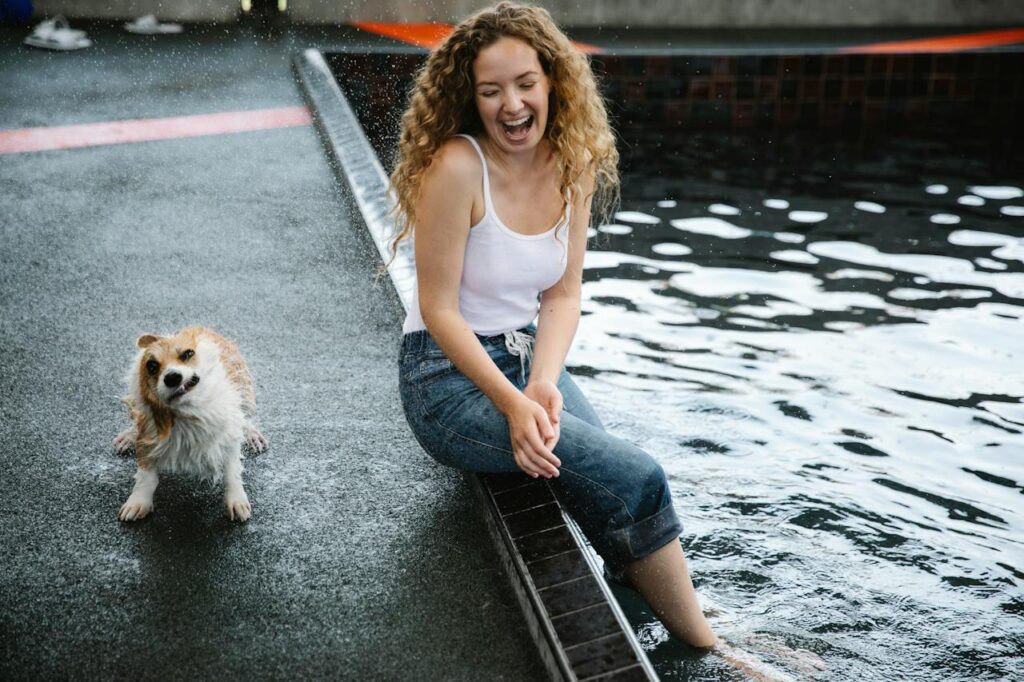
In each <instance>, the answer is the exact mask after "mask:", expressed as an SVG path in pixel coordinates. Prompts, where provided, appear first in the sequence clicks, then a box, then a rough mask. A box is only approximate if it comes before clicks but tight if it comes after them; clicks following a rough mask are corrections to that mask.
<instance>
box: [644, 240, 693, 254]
mask: <svg viewBox="0 0 1024 682" xmlns="http://www.w3.org/2000/svg"><path fill="white" fill-rule="evenodd" d="M651 251H653V252H654V253H657V254H659V255H662V256H688V255H690V254H691V253H693V249H691V248H690V247H689V246H686V245H684V244H677V243H675V242H661V243H660V244H655V245H654V246H652V247H651Z"/></svg>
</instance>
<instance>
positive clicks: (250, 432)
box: [242, 420, 269, 455]
mask: <svg viewBox="0 0 1024 682" xmlns="http://www.w3.org/2000/svg"><path fill="white" fill-rule="evenodd" d="M242 434H243V438H244V439H245V444H246V445H247V446H249V448H250V449H251V450H252V451H253V452H255V453H256V454H257V455H258V454H259V453H261V452H263V451H264V450H266V449H267V445H269V443H267V439H266V438H264V436H263V434H262V433H260V431H259V429H257V428H256V427H255V426H254V425H253V423H252V422H251V421H249V420H246V421H245V426H244V427H243V429H242Z"/></svg>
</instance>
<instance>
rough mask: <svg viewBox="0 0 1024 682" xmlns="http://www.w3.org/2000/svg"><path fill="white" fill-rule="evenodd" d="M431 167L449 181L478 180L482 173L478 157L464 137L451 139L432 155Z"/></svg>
mask: <svg viewBox="0 0 1024 682" xmlns="http://www.w3.org/2000/svg"><path fill="white" fill-rule="evenodd" d="M430 165H431V167H432V168H434V170H435V171H436V172H437V173H438V174H439V175H441V176H443V177H445V178H446V179H449V180H459V179H462V180H479V179H480V176H481V174H482V173H483V169H482V166H481V165H480V156H479V155H478V154H477V153H476V150H475V149H474V148H473V145H472V143H471V142H470V141H469V140H467V139H466V138H464V137H459V136H456V137H451V138H449V139H447V140H445V142H444V143H443V144H442V145H441V147H440V148H439V149H438V150H437V152H436V153H435V154H434V159H433V161H432V162H431V164H430Z"/></svg>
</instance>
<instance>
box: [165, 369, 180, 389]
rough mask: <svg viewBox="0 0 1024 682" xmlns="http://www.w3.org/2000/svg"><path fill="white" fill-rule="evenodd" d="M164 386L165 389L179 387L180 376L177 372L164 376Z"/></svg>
mask: <svg viewBox="0 0 1024 682" xmlns="http://www.w3.org/2000/svg"><path fill="white" fill-rule="evenodd" d="M164 385H165V386H167V388H177V387H178V386H179V385H181V374H179V373H178V372H168V373H167V374H165V375H164Z"/></svg>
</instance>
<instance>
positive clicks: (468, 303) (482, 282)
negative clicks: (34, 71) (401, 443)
mask: <svg viewBox="0 0 1024 682" xmlns="http://www.w3.org/2000/svg"><path fill="white" fill-rule="evenodd" d="M459 137H464V138H466V139H467V140H469V141H470V143H472V145H473V148H474V149H476V153H477V154H478V155H479V156H480V163H482V164H483V168H484V217H483V218H481V219H480V222H479V223H477V224H476V225H474V226H473V227H472V228H471V229H470V231H469V239H468V240H467V241H466V254H465V258H464V260H463V264H462V280H461V282H460V284H459V311H460V312H461V313H462V317H463V318H465V320H466V322H467V323H468V324H469V326H470V328H471V329H472V330H473V331H474V332H476V333H477V334H480V335H481V336H496V335H498V334H504V333H505V332H508V331H511V330H514V329H519V328H521V327H525V326H526V325H528V324H530V323H531V322H533V321H534V320H535V319H536V318H537V312H538V311H539V310H540V299H539V297H540V292H542V291H544V290H545V289H547V288H549V287H551V286H552V285H554V284H556V283H557V282H558V280H560V279H561V278H562V274H563V273H565V266H566V263H567V262H568V246H569V238H568V237H569V219H570V213H571V210H570V205H569V202H568V201H567V202H565V211H564V212H563V214H562V217H561V219H559V221H558V222H557V223H556V224H555V226H554V227H552V228H551V229H550V230H548V231H547V232H542V233H540V234H532V235H527V234H520V233H518V232H515V231H513V230H511V229H509V228H508V227H506V226H505V224H504V223H502V222H501V219H500V218H499V217H498V214H497V213H495V211H494V202H493V201H491V183H490V180H489V178H488V174H487V160H486V159H485V158H484V153H483V151H482V150H481V149H480V145H479V144H477V141H476V140H474V139H473V138H472V137H470V136H469V135H459ZM422 329H426V325H424V324H423V317H422V316H421V315H420V302H419V287H418V285H416V286H414V290H413V297H412V305H411V306H410V307H409V313H408V315H407V316H406V318H405V324H404V325H403V326H402V333H404V334H408V333H409V332H413V331H419V330H422Z"/></svg>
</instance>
